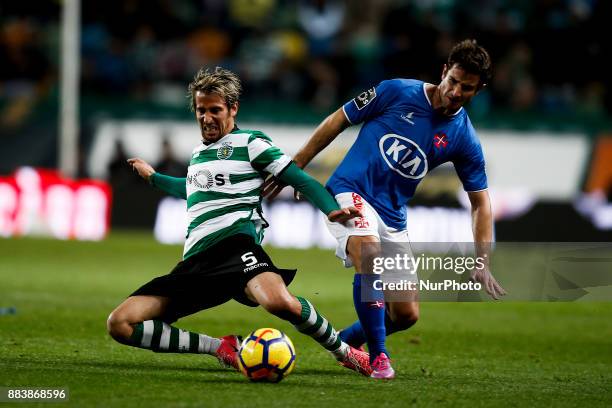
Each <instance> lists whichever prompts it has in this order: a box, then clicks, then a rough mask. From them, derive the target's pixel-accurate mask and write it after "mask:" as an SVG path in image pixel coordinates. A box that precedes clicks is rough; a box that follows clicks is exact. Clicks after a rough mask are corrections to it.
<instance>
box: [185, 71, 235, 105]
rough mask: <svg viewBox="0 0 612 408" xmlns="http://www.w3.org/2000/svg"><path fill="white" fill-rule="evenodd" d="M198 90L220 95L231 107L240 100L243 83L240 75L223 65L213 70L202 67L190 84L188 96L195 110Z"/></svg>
mask: <svg viewBox="0 0 612 408" xmlns="http://www.w3.org/2000/svg"><path fill="white" fill-rule="evenodd" d="M197 91H200V92H204V93H205V94H216V95H219V96H220V97H221V98H223V99H224V100H225V103H226V104H227V107H228V108H230V107H231V106H232V105H234V104H235V103H237V102H238V99H239V98H240V93H241V92H242V85H241V84H240V78H238V75H236V74H234V73H233V72H232V71H230V70H227V69H224V68H221V67H215V68H214V69H213V70H212V71H211V70H208V69H204V68H201V69H200V70H199V71H198V73H197V74H196V75H195V77H194V78H193V81H192V82H191V83H190V84H189V94H188V95H187V98H189V102H190V105H191V110H192V111H194V110H195V93H196V92H197Z"/></svg>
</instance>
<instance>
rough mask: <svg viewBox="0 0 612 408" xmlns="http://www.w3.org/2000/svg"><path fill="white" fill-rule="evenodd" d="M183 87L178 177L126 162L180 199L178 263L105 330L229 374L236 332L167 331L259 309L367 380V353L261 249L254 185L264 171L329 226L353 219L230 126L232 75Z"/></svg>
mask: <svg viewBox="0 0 612 408" xmlns="http://www.w3.org/2000/svg"><path fill="white" fill-rule="evenodd" d="M189 91H190V95H191V107H192V109H193V111H194V112H195V117H196V120H197V122H198V124H199V127H200V132H201V136H202V143H201V144H200V145H198V146H197V147H196V148H195V149H194V150H193V153H192V156H191V161H190V163H189V168H188V174H187V177H186V178H176V177H170V176H166V175H163V174H159V173H157V172H155V170H154V169H153V167H151V166H150V165H149V164H148V163H146V162H145V161H143V160H141V159H137V158H134V159H129V160H128V162H129V163H130V164H131V165H132V167H133V168H134V170H135V171H137V172H138V174H139V175H140V176H141V177H143V178H144V179H145V180H147V181H149V183H150V184H152V185H153V186H155V187H157V188H159V189H161V190H163V191H165V192H167V193H169V194H171V195H173V196H176V197H180V198H183V199H186V200H187V214H188V219H189V227H188V229H187V238H186V241H185V247H184V251H183V260H182V261H181V262H179V263H178V264H177V265H176V267H175V268H174V269H173V270H172V271H171V272H170V273H169V274H168V275H164V276H160V277H157V278H155V279H153V280H152V281H150V282H148V283H147V284H145V285H144V286H142V287H141V288H139V289H138V290H136V291H135V292H134V293H132V295H131V296H129V297H128V298H127V299H126V300H125V301H124V302H123V303H121V304H120V305H119V306H117V308H116V309H115V310H114V311H113V312H112V313H111V314H110V316H109V318H108V322H107V327H108V332H109V334H110V335H111V336H112V337H113V338H114V339H115V340H117V341H118V342H120V343H122V344H126V345H130V346H134V347H140V348H146V349H150V350H153V351H156V352H174V353H202V354H210V355H213V356H216V357H217V358H218V359H219V361H220V362H222V363H223V364H225V365H229V366H232V367H234V368H237V367H238V360H237V353H236V351H237V348H238V346H239V341H240V340H239V338H238V336H235V335H230V336H225V337H222V338H214V337H210V336H207V335H205V334H200V333H193V332H188V331H184V330H181V329H178V328H176V327H174V326H172V325H171V323H173V322H175V321H176V320H178V319H179V318H181V317H184V316H187V315H191V314H193V313H196V312H198V311H201V310H205V309H209V308H212V307H215V306H218V305H221V304H223V303H225V302H227V301H229V300H231V299H234V300H236V301H238V302H240V303H242V304H245V305H248V306H253V307H254V306H258V305H261V306H263V307H264V308H265V309H266V310H267V311H268V312H270V313H272V314H274V315H276V316H278V317H280V318H282V319H284V320H287V321H289V322H291V323H292V324H293V325H294V326H295V327H296V329H297V330H298V331H300V332H301V333H304V334H306V335H309V336H311V337H312V338H313V339H315V340H316V341H317V342H318V343H319V344H320V345H321V346H322V347H324V348H325V349H327V350H328V351H329V352H330V353H332V355H333V356H334V357H335V358H336V359H337V360H338V361H339V362H340V363H341V364H342V365H344V366H345V367H348V368H350V369H353V370H355V371H358V372H360V373H362V374H364V375H369V374H370V373H371V368H370V365H369V356H368V354H367V353H365V352H363V351H360V350H357V349H354V348H352V347H350V346H349V345H348V344H347V343H346V342H344V341H342V339H340V337H339V335H338V332H336V330H335V329H334V327H333V326H332V325H331V323H330V322H329V321H328V320H327V319H325V317H323V316H322V315H321V314H320V313H319V312H318V311H317V309H316V308H315V307H314V306H313V305H312V304H311V303H310V302H309V301H308V300H307V299H304V298H302V297H296V296H293V295H292V294H291V293H290V292H289V291H288V289H287V285H288V284H289V283H290V282H291V281H292V280H293V278H294V276H295V272H296V271H295V270H287V269H280V268H277V267H276V266H275V265H274V264H273V262H272V260H271V259H270V257H269V256H268V255H267V254H266V252H265V251H264V249H263V248H262V247H261V241H262V238H263V229H264V228H265V227H266V226H267V224H266V221H265V219H264V218H263V216H262V211H261V200H262V197H261V186H262V184H263V182H264V178H265V177H266V176H267V175H268V174H273V175H274V176H275V177H278V178H279V179H280V180H283V181H284V182H286V183H287V184H290V185H292V186H294V187H295V188H296V189H297V190H298V191H300V192H302V193H303V194H304V195H305V196H306V197H307V198H308V199H309V200H310V201H311V202H312V203H313V204H314V205H315V206H317V207H318V208H319V209H320V210H321V211H322V212H323V213H325V214H326V215H327V218H328V220H329V221H330V222H338V223H343V222H346V221H348V220H349V219H351V218H354V217H356V216H359V215H360V214H361V213H360V212H359V210H357V209H356V208H355V207H347V208H340V207H339V206H338V203H337V202H336V201H335V199H334V198H333V197H332V196H331V195H330V194H329V193H328V192H327V190H325V188H324V187H323V186H322V185H320V184H319V183H318V182H317V181H316V180H314V179H313V178H312V177H310V176H308V175H307V174H306V173H304V172H303V171H302V170H301V169H299V168H298V167H297V166H296V165H295V164H294V163H293V162H292V161H291V159H290V158H289V157H288V156H286V155H285V154H283V153H282V152H281V150H280V149H279V148H278V147H276V146H275V145H274V144H273V143H272V141H271V140H270V138H269V137H267V136H266V135H265V134H263V133H262V132H260V131H255V130H242V129H239V128H238V127H237V126H236V124H235V118H236V114H237V113H238V98H239V95H240V91H241V85H240V80H239V78H238V77H237V76H236V75H235V74H234V73H232V72H231V71H228V70H225V69H223V68H219V67H217V68H215V69H214V70H200V71H199V72H198V73H197V74H196V76H195V78H194V80H193V82H192V83H191V84H190V85H189Z"/></svg>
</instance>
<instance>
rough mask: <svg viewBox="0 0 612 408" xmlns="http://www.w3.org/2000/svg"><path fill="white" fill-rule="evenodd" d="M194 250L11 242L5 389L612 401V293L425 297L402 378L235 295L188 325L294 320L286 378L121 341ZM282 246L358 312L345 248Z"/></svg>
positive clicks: (297, 286) (6, 261)
mask: <svg viewBox="0 0 612 408" xmlns="http://www.w3.org/2000/svg"><path fill="white" fill-rule="evenodd" d="M180 253H181V248H180V247H177V246H162V245H159V244H157V243H156V242H155V241H154V240H153V239H152V238H151V237H150V235H149V234H143V233H116V234H114V235H112V236H111V237H110V238H109V239H107V240H106V241H104V242H102V243H82V242H62V241H52V240H43V239H13V240H7V239H1V240H0V307H8V306H15V307H16V308H17V314H15V315H3V316H0V387H3V386H4V387H20V388H27V387H68V388H69V391H70V400H69V402H68V403H67V404H69V405H71V406H79V407H88V406H100V407H245V408H253V407H311V406H312V407H322V406H335V407H345V406H350V407H360V408H361V407H368V406H372V407H387V406H397V407H406V406H469V407H473V406H546V407H549V406H555V407H556V406H577V405H588V406H612V317H611V316H612V303H587V302H583V303H580V302H576V303H512V302H506V303H503V302H502V303H452V304H451V303H424V304H422V306H421V320H420V321H419V322H418V324H417V325H416V326H415V327H413V328H412V329H410V330H409V331H407V332H403V333H399V334H396V335H394V336H391V337H390V338H389V341H388V346H389V349H390V352H391V354H392V358H393V361H394V367H395V368H396V370H397V372H398V376H397V378H396V379H395V380H393V381H390V382H376V381H372V380H370V379H367V378H365V377H361V376H359V375H357V374H356V373H354V372H351V371H348V370H346V369H344V368H341V367H339V366H337V365H336V364H335V362H334V361H333V359H332V358H331V357H330V356H329V355H328V354H327V353H325V352H324V351H323V350H322V349H321V348H319V346H318V345H316V343H315V342H314V341H312V340H311V339H310V338H308V337H306V336H303V335H301V334H299V333H298V332H296V331H295V330H294V329H293V328H292V327H291V326H290V325H288V324H286V323H284V322H282V321H280V320H278V319H276V318H274V317H273V316H270V315H267V314H266V313H265V312H264V311H263V310H259V309H251V308H247V307H245V306H242V305H239V304H237V303H235V302H231V303H228V304H226V305H223V306H221V307H219V308H217V309H213V310H208V311H203V312H200V313H198V314H196V315H194V316H191V317H188V318H185V319H183V320H181V321H179V322H178V323H176V326H178V327H180V328H184V329H188V330H193V331H200V332H205V333H208V334H210V335H213V336H222V335H225V334H229V333H239V334H243V335H244V334H247V333H248V332H250V331H251V330H253V329H255V328H258V327H266V326H272V327H276V328H278V329H280V330H283V331H285V332H286V333H287V334H289V336H290V337H291V338H292V339H293V341H294V343H295V346H296V349H297V365H296V369H295V370H294V372H293V373H292V374H291V375H290V376H289V377H288V378H286V379H285V380H284V381H283V382H281V383H279V384H257V383H250V382H249V381H247V380H246V379H245V378H244V377H242V376H241V375H240V374H238V373H236V372H233V371H231V370H229V369H223V368H221V367H220V366H219V365H218V363H217V361H216V360H215V359H213V358H211V357H209V356H199V355H192V354H186V355H177V354H156V353H153V352H150V351H147V350H140V349H135V348H130V347H125V346H121V345H119V344H117V343H115V342H114V341H112V340H111V339H110V338H109V337H108V335H107V334H106V332H105V320H106V317H107V316H108V314H109V312H110V311H111V310H112V309H113V308H114V306H115V305H117V304H118V303H119V302H121V301H122V300H123V298H124V297H125V296H126V295H127V294H129V293H130V292H131V291H132V290H134V289H136V288H137V287H138V286H139V285H141V284H142V283H144V282H146V281H148V280H149V279H151V278H152V277H155V276H157V275H161V274H165V273H166V272H167V271H169V270H170V269H171V268H172V267H173V266H174V264H175V263H176V261H177V260H178V257H179V256H180ZM270 253H271V255H272V257H273V259H274V260H275V262H276V263H277V264H278V265H279V266H284V267H291V266H295V267H298V268H299V269H300V271H299V272H298V275H297V278H296V281H295V282H294V284H293V285H292V286H291V290H292V292H293V293H295V294H300V295H302V296H306V297H308V298H309V299H310V300H311V301H312V302H313V303H314V304H315V305H316V306H317V307H318V308H319V309H320V310H321V311H322V312H323V313H324V314H325V315H326V316H327V317H328V318H329V319H330V320H331V321H332V322H333V323H334V325H335V326H336V327H338V328H341V327H342V326H344V325H347V324H349V323H351V322H352V321H353V320H354V318H355V314H354V311H353V307H352V299H351V296H352V295H351V290H352V289H351V281H352V272H351V271H349V270H345V269H344V268H342V267H341V266H340V264H339V263H338V262H337V261H336V259H335V258H334V256H333V254H332V251H323V250H309V251H298V250H280V249H270ZM0 405H3V404H1V403H0ZM4 405H5V406H33V405H36V404H32V403H27V404H21V405H15V404H12V403H6V404H4ZM39 405H40V406H49V405H48V404H46V403H40V404H39ZM59 405H62V404H59Z"/></svg>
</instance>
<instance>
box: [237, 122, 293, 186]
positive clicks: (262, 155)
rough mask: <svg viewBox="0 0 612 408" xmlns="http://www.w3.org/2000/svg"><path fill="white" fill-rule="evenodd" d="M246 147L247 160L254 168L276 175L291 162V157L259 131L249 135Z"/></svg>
mask: <svg viewBox="0 0 612 408" xmlns="http://www.w3.org/2000/svg"><path fill="white" fill-rule="evenodd" d="M247 149H248V152H249V161H250V162H251V165H252V166H253V168H254V169H256V170H259V171H265V172H267V173H270V174H272V175H274V176H277V175H278V174H279V173H280V172H281V171H283V170H284V169H285V167H287V166H288V165H289V163H291V158H290V157H289V156H287V155H286V154H284V153H283V152H282V151H281V150H280V149H279V148H278V147H276V146H275V145H274V144H273V143H272V139H270V138H269V137H268V136H266V135H265V134H263V133H261V132H254V133H253V134H252V135H251V137H249V141H248V145H247Z"/></svg>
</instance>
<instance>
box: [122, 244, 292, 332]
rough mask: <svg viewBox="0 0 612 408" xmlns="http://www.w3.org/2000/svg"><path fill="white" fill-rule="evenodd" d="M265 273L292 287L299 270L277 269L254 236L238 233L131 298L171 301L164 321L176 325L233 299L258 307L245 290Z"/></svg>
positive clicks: (187, 261)
mask: <svg viewBox="0 0 612 408" xmlns="http://www.w3.org/2000/svg"><path fill="white" fill-rule="evenodd" d="M263 272H274V273H277V274H279V275H280V276H281V277H282V278H283V281H284V282H285V285H289V284H290V283H291V281H292V280H293V278H294V277H295V273H296V270H295V269H279V268H277V267H276V266H274V264H273V263H272V260H271V259H270V257H269V256H268V254H267V253H266V252H265V251H264V249H263V248H262V247H261V245H258V244H256V243H255V241H254V239H253V238H252V237H251V236H249V235H245V234H236V235H232V236H231V237H228V238H226V239H224V240H223V241H220V242H218V243H217V244H215V245H213V246H212V247H210V248H208V249H206V250H205V251H203V252H200V253H197V254H195V255H192V256H190V257H189V258H187V259H186V260H184V261H181V262H179V263H178V264H177V265H176V266H175V267H174V269H172V271H171V272H170V273H169V274H168V275H164V276H160V277H157V278H155V279H153V280H152V281H150V282H148V283H146V284H145V285H143V286H142V287H140V288H139V289H138V290H136V291H135V292H134V293H132V294H131V295H130V296H147V295H148V296H164V297H168V298H170V304H169V305H168V309H167V311H166V313H165V314H164V316H163V319H162V320H164V321H166V322H173V321H176V320H177V319H179V318H181V317H183V316H188V315H191V314H193V313H196V312H198V311H200V310H204V309H209V308H211V307H215V306H218V305H221V304H223V303H225V302H227V301H229V300H231V299H234V300H236V301H238V302H240V303H242V304H244V305H247V306H253V307H254V306H257V304H256V303H254V302H252V301H251V300H249V298H248V297H247V296H246V294H245V292H244V289H245V287H246V284H247V282H248V281H249V280H251V279H252V278H253V277H255V276H257V275H259V274H260V273H263Z"/></svg>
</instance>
